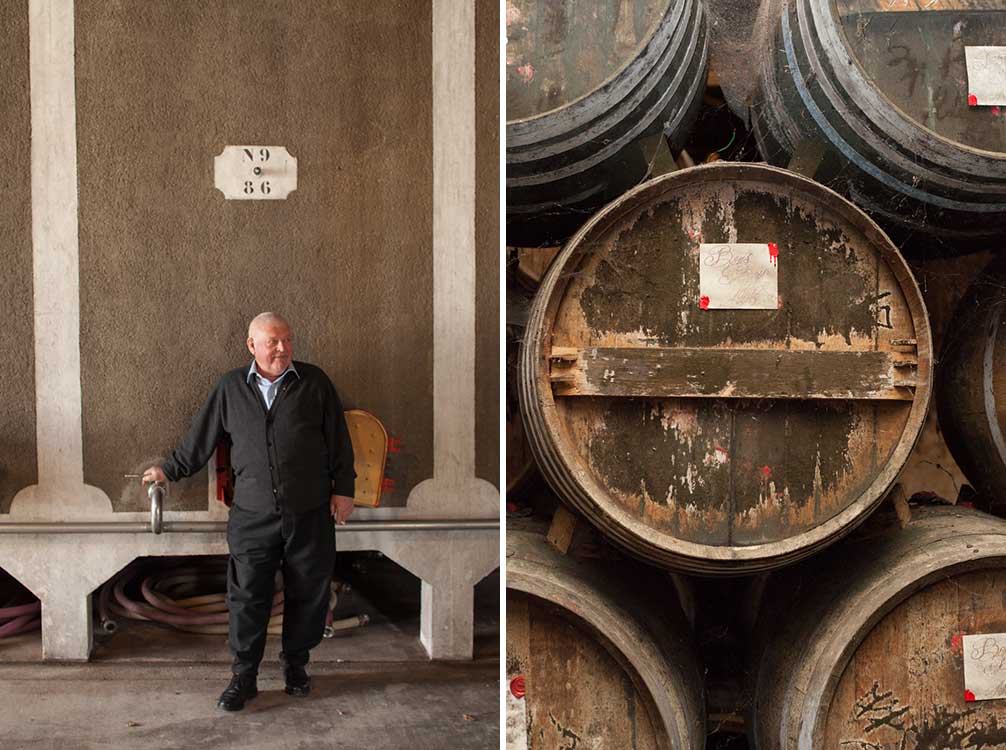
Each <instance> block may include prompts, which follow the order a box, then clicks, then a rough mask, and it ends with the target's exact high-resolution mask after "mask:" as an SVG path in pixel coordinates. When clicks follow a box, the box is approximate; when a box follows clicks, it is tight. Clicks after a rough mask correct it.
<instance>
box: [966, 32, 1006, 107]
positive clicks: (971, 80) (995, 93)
mask: <svg viewBox="0 0 1006 750" xmlns="http://www.w3.org/2000/svg"><path fill="white" fill-rule="evenodd" d="M964 61H965V63H966V64H967V67H968V104H969V105H971V106H972V107H978V106H982V105H988V104H994V105H999V104H1006V47H968V46H965V47H964Z"/></svg>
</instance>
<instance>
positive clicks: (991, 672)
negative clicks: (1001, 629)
mask: <svg viewBox="0 0 1006 750" xmlns="http://www.w3.org/2000/svg"><path fill="white" fill-rule="evenodd" d="M963 640H964V700H966V701H983V700H989V699H990V698H1006V633H986V634H983V635H966V636H964V639H963Z"/></svg>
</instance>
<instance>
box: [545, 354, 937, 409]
mask: <svg viewBox="0 0 1006 750" xmlns="http://www.w3.org/2000/svg"><path fill="white" fill-rule="evenodd" d="M917 365H918V358H917V357H916V356H914V355H911V354H901V353H896V352H880V351H876V352H864V351H852V352H842V351H814V350H785V349H685V348H671V347H595V348H592V349H588V350H574V351H573V352H572V353H570V352H563V353H559V354H557V352H556V348H555V347H553V348H552V369H551V379H552V383H553V386H554V388H555V391H554V392H555V395H556V396H621V397H649V398H682V397H703V398H777V399H891V400H896V401H910V400H911V399H912V398H913V397H914V393H913V391H912V388H914V386H915V385H916V383H917V381H916V379H915V377H914V368H915V367H916V366H917Z"/></svg>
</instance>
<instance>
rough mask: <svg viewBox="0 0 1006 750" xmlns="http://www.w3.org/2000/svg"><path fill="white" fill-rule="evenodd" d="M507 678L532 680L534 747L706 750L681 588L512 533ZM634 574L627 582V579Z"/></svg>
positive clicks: (545, 749)
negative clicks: (659, 595) (658, 600)
mask: <svg viewBox="0 0 1006 750" xmlns="http://www.w3.org/2000/svg"><path fill="white" fill-rule="evenodd" d="M506 543H507V634H506V639H507V644H506V653H507V658H506V672H507V674H506V676H507V680H508V681H509V680H512V679H513V678H514V677H517V676H521V677H523V678H524V688H525V691H526V702H527V703H526V705H527V714H528V715H527V729H528V735H527V736H528V747H529V748H533V749H534V750H568V748H580V747H583V748H585V747H590V748H599V749H601V750H608V749H610V750H621V749H622V748H660V750H672V748H673V749H674V750H678V749H679V748H680V750H701V748H703V747H704V741H705V711H704V708H705V707H704V700H703V694H702V680H701V677H700V673H699V669H698V666H697V663H696V658H695V654H694V648H693V645H692V644H691V641H690V638H689V635H688V632H689V631H688V625H687V623H686V621H685V620H684V617H683V615H682V614H681V612H680V609H679V607H678V605H677V600H676V597H675V596H674V592H673V590H669V591H668V592H667V593H668V594H669V597H670V598H665V599H664V601H663V603H662V605H661V606H660V607H652V606H650V605H652V596H653V589H652V587H651V586H652V583H653V582H654V581H655V580H656V579H653V578H651V577H650V576H649V572H648V571H646V569H644V568H642V566H635V567H634V566H631V565H626V566H623V567H622V568H621V569H620V571H619V573H620V574H619V575H615V574H614V573H613V572H612V571H610V570H607V569H606V568H605V566H603V565H602V564H598V563H596V562H586V561H576V560H573V559H571V558H569V557H566V556H562V555H559V554H558V553H557V552H556V551H555V550H554V549H552V548H551V546H549V544H548V543H547V542H546V541H545V539H544V538H543V537H542V536H540V535H537V534H532V533H528V532H524V531H516V530H513V531H510V530H508V533H507V540H506ZM627 574H628V576H629V577H628V579H626V578H625V576H626V575H627Z"/></svg>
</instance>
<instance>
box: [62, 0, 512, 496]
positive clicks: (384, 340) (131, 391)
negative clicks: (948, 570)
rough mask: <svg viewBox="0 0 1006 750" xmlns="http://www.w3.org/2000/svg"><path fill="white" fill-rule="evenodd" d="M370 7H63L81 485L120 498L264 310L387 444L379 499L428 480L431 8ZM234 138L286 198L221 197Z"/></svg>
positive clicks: (166, 445) (229, 362)
mask: <svg viewBox="0 0 1006 750" xmlns="http://www.w3.org/2000/svg"><path fill="white" fill-rule="evenodd" d="M380 6H381V7H380V8H377V7H373V6H370V5H366V4H359V3H349V2H339V3H324V4H323V3H286V2H256V3H245V2H233V1H232V2H226V1H225V0H209V1H202V2H198V3H197V2H166V1H165V2H143V3H140V2H137V3H123V2H107V1H106V0H77V2H76V5H75V9H76V12H75V25H76V87H77V139H78V140H77V142H78V162H79V193H80V269H81V282H80V283H81V311H80V322H81V330H80V347H81V371H82V373H81V380H82V383H81V386H82V398H83V432H84V479H85V481H86V482H87V483H88V484H92V485H96V486H98V487H100V488H102V489H103V490H104V491H105V492H106V493H107V494H108V495H109V496H110V497H111V499H112V504H113V507H114V508H115V509H116V510H141V509H142V508H143V506H144V505H145V504H146V503H145V499H144V497H143V496H142V495H141V493H140V492H139V491H138V486H137V485H136V484H135V483H130V482H127V481H126V480H124V479H123V478H122V474H123V473H125V472H131V471H137V470H138V469H140V468H142V467H143V466H145V465H147V464H149V463H150V462H151V461H154V460H156V459H158V458H159V457H160V456H163V455H164V454H165V453H166V452H167V451H169V450H170V449H171V448H172V447H173V446H174V445H175V444H176V443H177V442H178V441H179V440H180V439H181V437H182V435H183V434H184V432H185V430H186V429H187V426H188V424H189V421H190V419H191V416H192V415H193V414H194V413H195V411H196V410H197V409H198V407H199V405H200V403H201V402H202V400H203V398H204V396H205V394H206V392H207V389H208V388H209V387H210V386H211V385H212V383H213V382H214V381H215V380H216V378H217V377H218V376H219V375H220V374H221V373H222V372H224V371H225V370H227V369H229V368H231V367H234V366H238V365H241V364H244V363H247V362H248V361H249V357H248V355H247V353H246V351H245V349H244V336H245V326H246V324H247V321H248V319H249V318H251V317H252V316H253V315H254V314H255V313H257V312H260V311H262V310H267V309H271V310H276V311H280V312H282V313H283V314H285V315H286V316H287V317H288V318H289V319H290V320H291V321H292V323H293V325H294V329H295V334H296V337H297V343H296V353H295V356H296V357H297V358H300V359H305V360H308V361H313V362H315V363H317V364H319V365H321V366H322V367H324V368H325V369H326V371H328V373H329V374H330V375H331V376H332V378H333V380H334V382H335V383H336V385H337V387H338V388H339V390H340V393H341V394H342V396H343V400H344V404H345V406H346V407H347V408H353V407H357V408H363V409H367V410H369V411H372V412H374V413H375V414H377V415H378V417H379V418H380V419H381V420H382V421H383V422H384V423H385V425H386V427H387V429H388V432H389V434H391V435H392V436H394V437H397V438H399V439H400V440H401V441H402V443H401V453H399V454H396V455H394V456H393V457H392V462H393V463H392V465H391V466H390V467H389V474H391V476H392V477H393V478H394V480H395V492H394V493H392V494H391V495H390V496H389V495H386V496H385V498H384V503H385V504H388V505H401V504H403V503H404V500H405V497H406V496H407V494H408V492H409V490H410V489H411V488H412V487H413V486H415V485H416V484H417V483H418V482H419V481H421V480H422V479H424V478H427V477H429V476H431V475H432V473H433V470H432V430H433V428H432V422H433V416H432V413H433V403H432V395H431V389H432V297H433V281H432V259H431V242H432V240H431V233H432V225H431V211H432V203H431V201H432V198H431V195H432V169H431V159H432V145H431V144H432V140H431V139H432V125H431V117H432V114H431V104H430V102H431V65H432V62H431V45H430V29H431V9H430V5H429V3H424V2H416V1H415V0H398V1H397V2H394V1H392V0H383V1H382V3H380ZM228 144H263V145H275V146H285V147H286V148H287V150H288V151H289V152H290V153H291V154H292V155H293V156H295V157H296V158H297V159H298V179H299V188H298V190H297V191H296V192H294V193H292V194H291V195H290V197H289V198H288V199H287V200H285V201H226V200H224V198H223V196H222V195H221V194H220V193H219V192H218V191H217V190H216V189H215V188H214V186H213V157H214V156H216V155H217V154H219V153H220V152H221V150H222V149H223V148H224V146H226V145H228ZM483 223H484V222H483ZM488 241H492V240H488ZM491 284H492V285H495V284H496V281H495V276H494V277H493V280H492V282H491ZM489 296H491V295H488V294H483V295H482V297H489ZM493 299H495V298H494V297H493ZM480 301H482V300H480ZM486 338H487V336H486V334H485V333H484V332H483V336H482V339H480V341H481V340H483V339H486ZM483 343H485V342H484V341H483ZM484 348H488V349H491V347H484ZM484 393H488V391H487V390H485V391H484ZM485 401H486V399H485V398H483V399H482V403H483V404H484V402H485ZM493 408H495V394H494V395H493ZM483 411H484V412H489V411H491V410H489V409H483ZM495 429H496V428H495V424H494V425H493V427H492V431H493V435H495ZM483 432H484V433H485V434H486V435H488V433H489V432H490V430H489V429H483ZM480 437H481V434H480ZM481 442H482V440H480V443H481ZM491 452H492V453H493V458H494V460H495V453H496V451H495V449H493V450H492V451H491ZM487 465H488V464H487ZM487 471H488V470H487ZM493 476H495V472H493ZM206 494H207V491H206V477H205V472H204V473H203V474H201V475H200V476H198V477H195V478H194V479H193V480H190V481H189V482H187V483H182V484H180V485H177V486H175V487H173V488H172V495H171V497H170V505H169V507H170V508H173V509H196V510H198V509H202V508H205V507H206Z"/></svg>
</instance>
